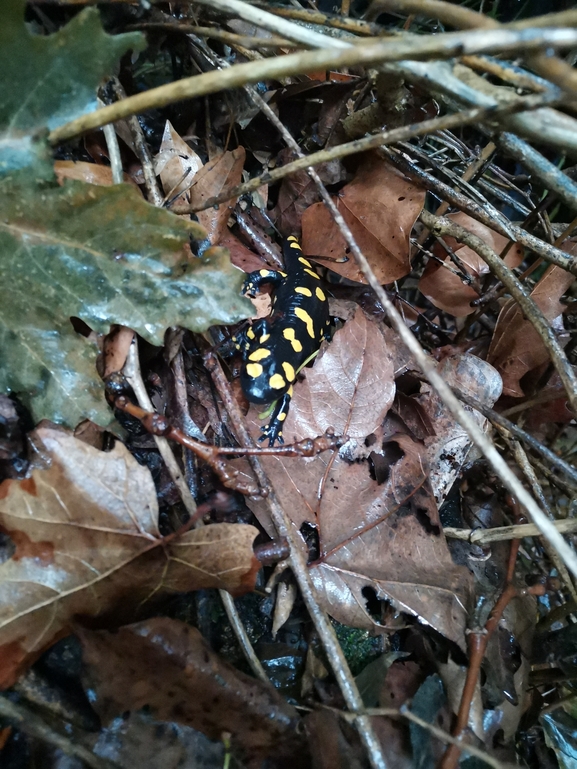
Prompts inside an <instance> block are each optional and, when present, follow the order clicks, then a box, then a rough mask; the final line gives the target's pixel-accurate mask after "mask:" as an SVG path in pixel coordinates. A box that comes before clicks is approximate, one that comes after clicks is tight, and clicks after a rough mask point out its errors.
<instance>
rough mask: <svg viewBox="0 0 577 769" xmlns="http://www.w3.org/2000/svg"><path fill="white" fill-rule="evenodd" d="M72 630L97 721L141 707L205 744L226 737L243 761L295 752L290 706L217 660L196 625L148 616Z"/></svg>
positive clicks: (294, 713) (294, 715) (299, 744)
mask: <svg viewBox="0 0 577 769" xmlns="http://www.w3.org/2000/svg"><path fill="white" fill-rule="evenodd" d="M77 633H78V635H79V637H80V640H81V642H82V648H83V662H84V664H85V666H86V676H85V677H86V679H87V683H88V685H89V686H90V688H91V689H93V690H95V692H96V700H95V702H94V703H93V706H94V707H95V709H96V711H97V712H98V714H99V716H100V717H101V718H102V719H103V721H105V722H109V721H111V720H112V719H113V718H115V717H116V716H119V715H121V714H122V713H123V712H125V711H126V710H140V709H141V708H144V707H146V708H147V710H148V711H149V712H150V713H151V714H152V715H153V716H154V717H155V718H157V719H159V720H161V721H176V722H177V723H179V724H185V725H186V726H191V727H193V728H194V729H198V730H199V731H201V732H203V733H204V734H206V736H207V737H209V738H210V739H212V740H219V739H222V733H223V732H228V733H230V735H231V742H232V746H233V750H238V749H240V750H241V751H242V753H243V754H244V755H243V758H245V759H249V760H251V759H256V758H260V759H261V760H262V759H263V758H264V757H265V756H266V755H267V754H269V753H270V752H271V751H273V750H274V751H275V756H276V757H277V759H278V758H281V757H284V758H285V760H286V758H287V757H288V755H289V753H294V754H295V755H296V754H298V751H299V750H301V751H302V747H303V741H302V738H300V737H299V735H298V734H297V732H296V727H297V725H298V723H299V721H300V719H299V716H298V713H297V711H296V710H295V709H294V707H293V706H292V705H289V704H288V703H287V702H285V700H284V698H283V696H282V695H281V694H279V693H277V691H276V689H274V687H273V686H272V685H268V686H267V685H266V684H264V683H262V682H261V681H258V680H256V679H255V678H252V677H251V676H248V675H246V674H245V673H242V672H240V671H239V670H236V669H235V668H234V667H233V666H232V665H230V664H229V663H228V662H225V661H224V660H222V659H220V658H219V657H218V655H216V654H215V653H214V652H213V651H212V650H211V648H210V647H209V645H208V644H207V643H206V641H205V640H204V639H203V637H202V635H201V634H200V632H199V631H198V630H197V629H196V628H194V627H191V626H190V625H187V624H185V623H184V622H180V621H178V620H174V619H169V618H168V617H155V618H153V619H149V620H146V621H145V622H139V623H137V624H134V625H128V626H126V627H122V628H120V629H119V630H116V631H114V632H109V631H107V630H99V631H89V630H84V629H79V630H78V631H77ZM289 742H290V745H289V744H288V743H289ZM295 755H293V759H294V757H295Z"/></svg>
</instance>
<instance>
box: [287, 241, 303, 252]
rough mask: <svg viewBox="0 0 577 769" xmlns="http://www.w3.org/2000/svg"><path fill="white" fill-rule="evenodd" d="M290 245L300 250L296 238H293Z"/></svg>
mask: <svg viewBox="0 0 577 769" xmlns="http://www.w3.org/2000/svg"><path fill="white" fill-rule="evenodd" d="M290 247H291V248H296V249H297V251H302V249H301V247H300V246H299V244H298V243H297V242H296V240H295V241H294V242H293V243H291V244H290Z"/></svg>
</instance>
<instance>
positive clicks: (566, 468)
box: [456, 391, 577, 483]
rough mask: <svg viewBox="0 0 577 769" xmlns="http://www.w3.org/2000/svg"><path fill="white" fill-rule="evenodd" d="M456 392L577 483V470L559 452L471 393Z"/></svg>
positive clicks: (465, 401)
mask: <svg viewBox="0 0 577 769" xmlns="http://www.w3.org/2000/svg"><path fill="white" fill-rule="evenodd" d="M456 394H457V396H458V397H459V399H460V400H462V401H463V403H466V404H467V406H471V408H473V409H475V411H480V412H481V414H483V416H484V417H486V418H487V419H488V420H489V421H490V422H492V423H493V424H495V425H498V426H499V427H501V428H503V429H504V430H507V431H508V432H509V433H511V435H512V436H514V437H515V438H518V439H519V440H521V441H523V443H526V444H527V446H530V447H531V448H532V449H533V450H534V451H537V452H538V453H539V454H541V456H543V457H544V458H545V459H546V460H547V461H548V462H549V463H550V464H552V465H553V466H554V467H556V468H558V469H559V470H560V471H561V472H562V473H565V474H566V475H567V476H568V477H569V478H571V479H572V480H573V481H574V482H575V483H577V470H576V469H575V468H574V467H573V465H570V464H569V463H568V462H565V460H564V459H562V458H561V457H559V456H557V454H555V453H554V452H553V451H551V449H549V448H547V446H544V445H543V444H542V443H541V442H540V441H538V440H537V439H536V438H534V437H533V436H532V435H530V434H529V433H528V432H526V431H525V430H523V429H522V428H520V427H519V426H518V425H516V424H515V423H514V422H511V421H509V420H508V419H506V418H505V417H504V416H503V415H502V414H499V412H497V411H495V410H494V409H491V408H489V407H488V406H486V405H484V404H483V403H480V401H478V400H477V399H476V398H471V396H470V395H467V394H466V393H463V392H461V391H457V392H456Z"/></svg>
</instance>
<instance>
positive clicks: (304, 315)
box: [295, 307, 315, 339]
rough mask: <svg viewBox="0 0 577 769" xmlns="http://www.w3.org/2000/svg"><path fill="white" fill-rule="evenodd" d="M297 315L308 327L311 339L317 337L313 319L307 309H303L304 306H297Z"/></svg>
mask: <svg viewBox="0 0 577 769" xmlns="http://www.w3.org/2000/svg"><path fill="white" fill-rule="evenodd" d="M295 315H296V316H297V318H298V319H299V320H302V322H303V323H304V324H305V325H306V327H307V334H308V335H309V336H310V337H311V339H314V338H315V327H314V326H313V319H312V318H311V316H310V315H309V314H308V312H307V311H306V310H303V308H302V307H297V308H296V309H295Z"/></svg>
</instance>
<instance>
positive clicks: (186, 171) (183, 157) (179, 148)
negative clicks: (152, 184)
mask: <svg viewBox="0 0 577 769" xmlns="http://www.w3.org/2000/svg"><path fill="white" fill-rule="evenodd" d="M202 166H203V163H202V160H201V159H200V157H199V156H198V155H197V153H196V152H195V151H194V150H193V149H192V148H191V147H189V146H188V144H187V143H186V142H185V141H184V139H182V138H181V137H180V136H179V134H178V133H177V132H176V131H175V130H174V128H173V126H172V124H171V123H170V121H169V120H167V121H166V125H165V126H164V133H163V135H162V142H161V144H160V150H159V152H158V155H157V156H156V158H155V160H154V170H155V171H156V173H157V175H158V176H160V181H161V182H162V189H163V190H164V194H165V196H166V197H167V199H168V200H170V201H171V202H176V201H178V202H180V203H186V202H188V196H187V194H186V193H187V190H189V189H190V185H191V184H192V183H193V179H194V177H195V176H196V174H197V173H198V171H200V169H201V168H202ZM213 245H214V244H213Z"/></svg>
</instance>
